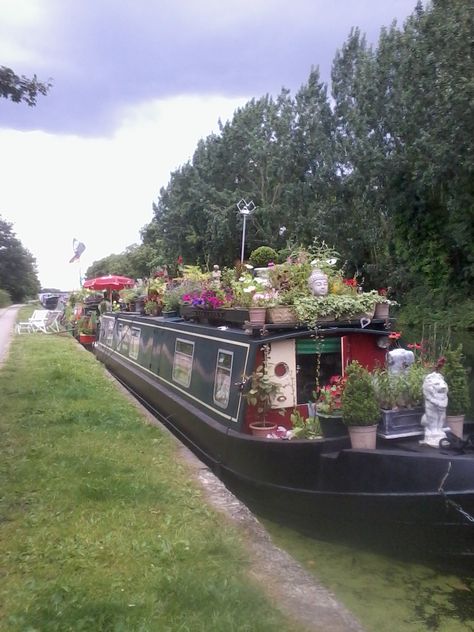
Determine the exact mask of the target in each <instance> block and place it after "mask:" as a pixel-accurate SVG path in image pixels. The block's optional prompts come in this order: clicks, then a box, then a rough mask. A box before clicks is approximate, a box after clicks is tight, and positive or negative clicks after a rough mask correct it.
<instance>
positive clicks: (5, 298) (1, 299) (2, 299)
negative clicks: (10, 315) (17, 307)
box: [0, 289, 12, 307]
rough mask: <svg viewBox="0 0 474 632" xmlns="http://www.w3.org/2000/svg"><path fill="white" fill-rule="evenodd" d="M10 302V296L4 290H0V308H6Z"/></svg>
mask: <svg viewBox="0 0 474 632" xmlns="http://www.w3.org/2000/svg"><path fill="white" fill-rule="evenodd" d="M11 302H12V301H11V298H10V294H9V293H8V292H7V291H6V290H1V289H0V307H8V305H11Z"/></svg>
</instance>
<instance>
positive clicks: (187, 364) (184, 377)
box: [173, 338, 194, 387]
mask: <svg viewBox="0 0 474 632" xmlns="http://www.w3.org/2000/svg"><path fill="white" fill-rule="evenodd" d="M193 356H194V342H189V341H187V340H182V339H180V338H178V339H177V340H176V345H175V349H174V361H173V380H174V381H175V382H178V384H182V385H183V386H186V387H188V386H189V385H190V384H191V372H192V368H193Z"/></svg>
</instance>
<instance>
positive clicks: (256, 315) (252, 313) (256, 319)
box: [249, 307, 267, 325]
mask: <svg viewBox="0 0 474 632" xmlns="http://www.w3.org/2000/svg"><path fill="white" fill-rule="evenodd" d="M266 315H267V308H266V307H249V320H250V324H251V325H264V324H265V318H266Z"/></svg>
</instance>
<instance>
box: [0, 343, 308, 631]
mask: <svg viewBox="0 0 474 632" xmlns="http://www.w3.org/2000/svg"><path fill="white" fill-rule="evenodd" d="M0 401H1V403H2V410H1V421H0V433H1V437H2V443H1V455H0V477H1V480H2V498H1V502H0V535H1V541H0V568H1V569H2V570H1V572H0V584H1V589H0V592H1V593H2V596H3V599H2V602H1V604H0V628H1V630H4V631H9V632H10V631H11V632H16V631H22V632H24V631H26V630H28V631H30V632H33V631H46V630H47V631H48V632H49V631H55V630H57V631H58V632H59V631H60V632H66V631H68V630H72V631H79V630H87V631H88V632H93V631H96V630H100V631H101V632H102V631H109V630H110V631H114V632H120V631H124V632H132V631H142V632H148V631H150V632H151V631H159V632H164V631H178V630H179V631H190V632H199V631H200V630H203V631H204V630H205V631H206V632H209V631H214V630H215V631H232V630H238V631H239V632H242V631H245V630H249V631H250V630H252V631H256V630H257V631H259V630H261V631H266V630H268V631H274V630H282V631H283V630H285V631H286V630H288V631H296V630H298V629H299V628H298V627H296V626H294V625H293V624H291V622H289V621H288V620H286V619H285V618H284V617H283V615H282V614H281V613H280V612H279V611H278V610H277V609H275V607H274V605H273V604H272V603H270V602H269V601H268V600H267V599H266V598H265V597H264V596H263V593H262V591H261V589H260V588H258V587H256V586H255V585H254V584H253V583H252V581H251V580H250V579H249V574H248V569H249V560H248V558H247V553H246V551H245V547H244V546H243V543H242V541H241V540H240V538H239V534H238V532H237V531H236V530H235V529H234V528H233V527H232V526H230V525H229V524H227V522H226V521H225V519H223V518H222V517H221V516H220V515H217V514H216V513H215V512H214V511H213V510H211V509H210V508H209V507H208V506H207V505H206V504H205V502H204V501H203V499H202V497H201V493H200V491H199V489H198V487H197V486H196V485H195V484H194V483H193V482H192V481H191V480H190V478H189V476H188V469H187V466H186V465H185V464H183V463H182V462H181V461H180V460H179V459H177V458H176V447H175V444H174V442H173V440H172V439H171V438H170V437H169V436H168V435H166V434H165V433H163V432H162V431H160V429H158V428H156V427H152V426H149V425H147V424H146V423H145V418H144V417H143V415H142V414H141V413H140V412H139V411H138V410H137V409H136V408H135V407H134V406H133V405H132V404H131V403H130V402H129V401H128V400H127V398H126V397H125V396H124V395H123V394H122V393H120V392H119V391H118V390H117V389H116V388H115V386H114V385H113V384H112V383H111V381H110V380H109V379H108V378H107V377H106V375H105V371H104V369H103V367H102V366H101V365H100V364H98V363H97V362H96V361H95V359H94V357H93V356H92V354H89V353H87V352H85V351H83V350H82V349H80V348H79V347H78V345H77V343H76V342H75V341H74V340H73V339H72V338H69V337H66V336H64V337H59V336H41V335H24V336H17V337H16V339H15V341H14V343H13V344H12V347H11V351H10V356H9V360H8V361H7V363H6V364H5V365H4V367H3V368H2V369H1V370H0Z"/></svg>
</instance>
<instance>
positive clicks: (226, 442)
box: [97, 348, 474, 557]
mask: <svg viewBox="0 0 474 632" xmlns="http://www.w3.org/2000/svg"><path fill="white" fill-rule="evenodd" d="M97 355H98V357H99V359H101V360H102V361H103V362H104V363H105V364H106V365H107V366H108V367H109V369H110V370H111V371H112V372H113V373H114V374H115V375H116V376H117V377H118V378H119V379H120V380H121V381H122V382H123V383H124V384H125V385H127V386H128V387H129V388H130V389H131V390H132V392H133V393H134V394H136V395H137V396H138V397H139V398H140V399H141V400H142V401H144V402H145V403H146V404H147V405H148V406H149V407H150V408H151V409H152V410H154V411H155V412H156V413H157V414H158V416H159V418H160V419H161V421H163V422H164V423H165V425H166V426H167V427H168V428H169V429H170V430H171V431H172V432H173V433H174V434H175V435H176V436H177V437H178V438H180V439H181V440H182V441H183V442H184V443H185V444H186V445H187V446H188V447H190V448H191V449H192V450H193V451H194V452H195V453H196V454H197V456H198V457H199V458H201V459H202V460H203V461H204V462H205V463H206V464H207V465H208V466H209V467H210V468H211V469H212V470H213V471H214V472H215V473H216V475H217V476H219V478H221V479H222V480H223V481H224V482H225V483H226V485H227V486H228V487H229V488H230V489H231V490H232V491H234V492H235V493H236V494H237V495H238V496H239V497H240V498H242V499H243V500H244V501H245V502H246V503H247V504H248V505H249V506H250V507H251V508H252V509H254V510H255V511H257V513H261V514H262V515H266V516H268V517H270V518H273V519H275V520H278V521H281V522H284V523H286V524H288V525H290V526H293V527H296V528H298V529H301V530H302V531H303V532H305V533H308V534H312V535H316V536H322V537H330V538H336V539H338V540H343V541H351V542H353V541H355V542H359V543H368V544H369V545H370V546H377V547H382V548H386V549H387V550H390V551H398V552H399V553H401V554H402V553H403V554H410V555H417V554H418V555H420V556H426V555H428V556H430V557H445V556H450V557H451V556H466V557H470V556H473V555H474V521H473V520H472V516H474V459H473V458H472V456H470V455H458V454H454V453H452V454H450V453H448V452H446V453H441V452H440V451H439V450H434V449H432V448H429V447H426V448H424V449H423V448H421V447H420V448H416V449H415V448H414V449H413V450H412V451H411V452H410V451H401V450H400V449H398V448H397V447H396V446H395V447H393V448H391V447H390V446H389V447H388V448H387V446H385V447H383V448H381V449H377V450H373V451H372V450H370V451H357V450H352V449H351V448H350V444H349V439H348V438H347V437H336V438H332V439H325V440H313V441H311V440H291V441H285V440H274V439H261V438H256V437H253V436H251V435H247V434H243V433H240V432H236V431H233V430H232V429H230V428H228V427H225V426H224V425H222V424H221V423H218V422H216V421H215V420H214V419H213V418H212V416H210V415H206V414H205V413H203V411H202V410H200V409H199V408H198V407H196V406H194V405H192V404H191V403H190V402H185V401H184V400H183V398H182V397H180V396H179V394H177V393H176V392H174V391H173V390H171V389H170V388H168V387H166V386H164V385H163V384H162V383H160V381H159V380H158V379H157V378H156V377H153V376H152V375H150V374H149V373H146V372H143V371H142V370H141V369H140V367H138V366H136V365H134V364H132V363H129V362H128V361H127V360H126V359H124V358H123V357H122V356H120V355H119V354H116V353H110V352H107V353H104V352H102V353H101V352H100V348H99V350H98V354H97ZM413 445H414V446H415V445H416V444H415V443H414V444H413Z"/></svg>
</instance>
